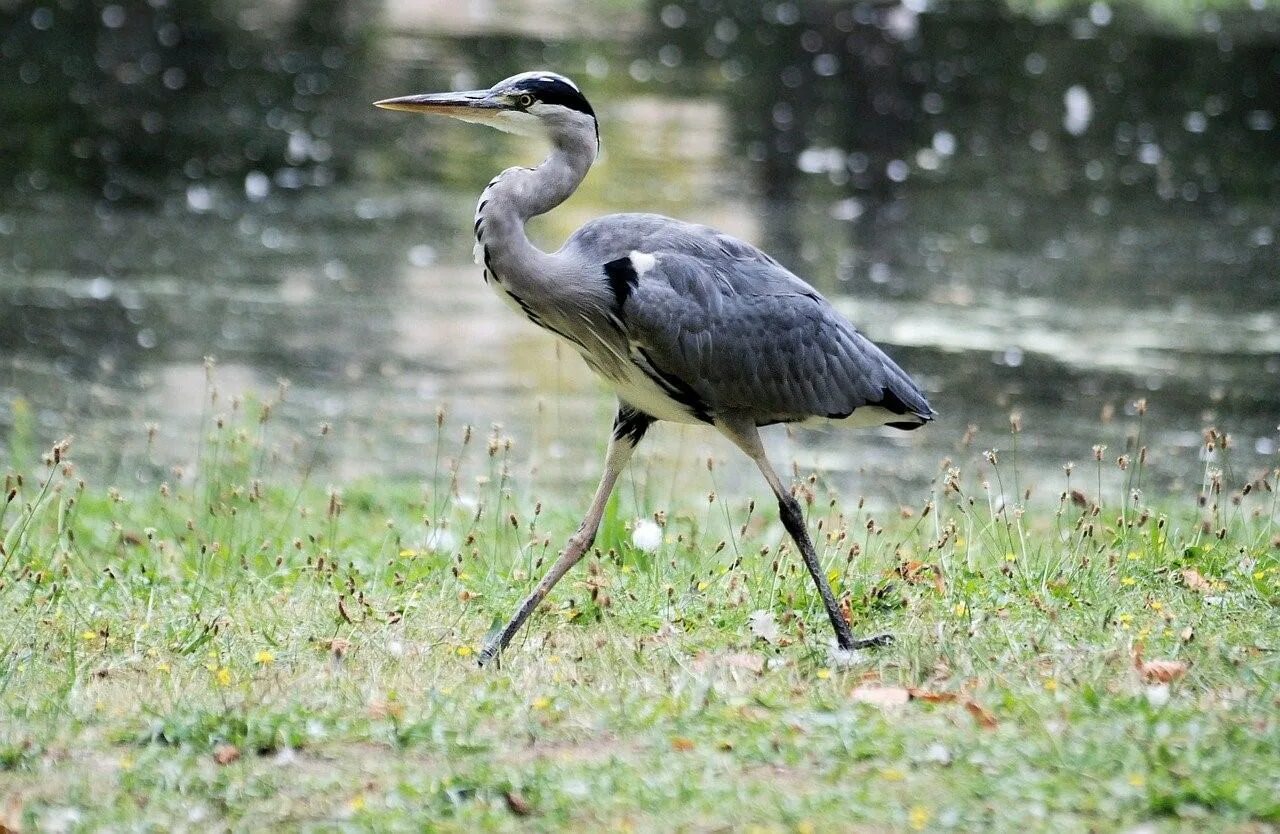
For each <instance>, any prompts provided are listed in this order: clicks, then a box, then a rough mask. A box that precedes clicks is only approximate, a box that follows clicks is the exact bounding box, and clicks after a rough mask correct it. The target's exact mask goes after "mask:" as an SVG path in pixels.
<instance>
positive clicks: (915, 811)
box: [907, 805, 929, 831]
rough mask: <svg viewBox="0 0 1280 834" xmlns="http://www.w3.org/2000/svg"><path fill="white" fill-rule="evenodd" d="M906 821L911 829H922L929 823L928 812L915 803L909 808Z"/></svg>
mask: <svg viewBox="0 0 1280 834" xmlns="http://www.w3.org/2000/svg"><path fill="white" fill-rule="evenodd" d="M907 821H908V822H909V823H910V824H911V830H912V831H924V827H925V826H926V825H928V824H929V812H928V810H926V809H925V808H922V807H920V806H919V805H916V806H915V807H913V808H912V809H911V813H910V814H908V815H907Z"/></svg>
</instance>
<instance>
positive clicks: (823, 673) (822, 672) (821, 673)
mask: <svg viewBox="0 0 1280 834" xmlns="http://www.w3.org/2000/svg"><path fill="white" fill-rule="evenodd" d="M829 677H831V670H830V669H819V670H818V679H819V680H824V681H825V680H826V679H827V678H829Z"/></svg>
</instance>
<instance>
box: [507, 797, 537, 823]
mask: <svg viewBox="0 0 1280 834" xmlns="http://www.w3.org/2000/svg"><path fill="white" fill-rule="evenodd" d="M504 796H505V798H506V800H507V810H508V811H510V812H511V813H513V814H515V815H516V816H517V817H527V816H529V815H530V814H532V813H533V806H532V805H530V804H529V800H527V799H525V798H524V797H523V796H521V794H520V792H519V791H507V792H506V794H504Z"/></svg>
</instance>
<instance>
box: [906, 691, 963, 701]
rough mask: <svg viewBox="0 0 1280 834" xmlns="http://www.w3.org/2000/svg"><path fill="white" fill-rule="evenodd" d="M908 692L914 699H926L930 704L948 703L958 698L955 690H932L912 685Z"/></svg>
mask: <svg viewBox="0 0 1280 834" xmlns="http://www.w3.org/2000/svg"><path fill="white" fill-rule="evenodd" d="M907 694H908V695H910V696H911V700H913V701H925V702H927V703H930V704H947V703H950V702H952V701H954V700H955V699H956V693H954V692H932V691H930V690H928V689H916V688H914V687H910V688H908V689H907Z"/></svg>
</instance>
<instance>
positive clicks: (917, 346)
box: [0, 0, 1280, 503]
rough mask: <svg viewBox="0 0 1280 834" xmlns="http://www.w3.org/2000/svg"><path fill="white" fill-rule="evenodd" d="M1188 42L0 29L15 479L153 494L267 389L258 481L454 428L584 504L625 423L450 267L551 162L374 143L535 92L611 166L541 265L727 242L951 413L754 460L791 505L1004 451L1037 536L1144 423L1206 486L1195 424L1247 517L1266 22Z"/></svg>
mask: <svg viewBox="0 0 1280 834" xmlns="http://www.w3.org/2000/svg"><path fill="white" fill-rule="evenodd" d="M1030 5H1031V4H1028V6H1030ZM1176 5H1177V4H1161V3H1151V4H1146V5H1144V4H1141V3H1127V4H1123V5H1122V4H1116V5H1114V6H1110V5H1107V4H1105V3H1100V2H1095V3H1092V4H1084V5H1079V6H1075V5H1071V4H1069V3H1068V4H1062V5H1059V6H1055V9H1056V10H1055V11H1054V12H1053V13H1052V14H1049V15H1044V14H1031V13H1029V12H1025V11H1024V10H1023V9H1022V8H1021V6H1022V4H1019V3H1013V2H1010V3H1008V4H1005V3H994V2H991V3H988V2H976V1H974V0H970V1H969V2H963V3H955V4H943V3H936V2H924V0H913V2H907V3H903V4H901V5H895V4H885V3H870V2H864V3H827V2H803V3H790V2H783V3H770V4H755V3H716V2H674V3H663V2H658V3H651V4H646V3H639V2H623V0H616V2H613V3H610V4H608V5H607V6H600V5H595V6H592V7H591V9H592V11H591V12H590V13H583V12H582V10H581V9H579V8H576V7H573V6H569V5H566V4H563V3H553V2H536V0H535V1H531V2H522V3H512V2H501V0H495V2H486V3H479V2H471V3H469V2H463V3H448V4H446V3H396V2H391V3H386V4H383V3H377V2H371V0H365V2H356V3H341V2H337V1H336V0H328V2H307V1H306V0H299V2H295V3H289V4H285V3H280V4H253V5H250V4H245V5H242V6H241V5H235V4H232V3H227V2H221V3H212V4H210V3H203V4H202V3H190V4H188V3H183V4H168V5H166V4H143V3H122V4H115V3H101V2H99V3H87V2H86V3H78V4H54V3H50V4H48V5H41V4H38V3H23V2H19V3H17V4H2V5H0V437H3V436H6V435H7V436H10V437H12V438H13V442H12V443H11V444H10V446H9V447H8V448H0V464H4V463H10V464H11V463H15V462H16V463H21V461H15V460H14V458H15V457H21V456H22V455H23V454H24V451H23V448H22V447H24V445H35V446H42V445H45V444H47V443H50V442H52V440H54V439H57V438H58V437H60V436H62V435H65V434H73V435H75V436H76V438H77V441H76V443H77V446H76V451H77V458H78V460H79V461H80V463H81V465H82V466H83V467H84V468H86V469H88V470H89V471H90V472H91V473H92V474H94V475H95V476H97V477H100V478H103V479H109V480H111V481H116V482H124V483H127V482H130V481H132V480H142V481H154V480H155V479H157V478H159V477H164V474H165V472H166V469H167V467H169V466H170V465H173V464H183V463H189V462H190V461H191V460H192V459H193V457H194V449H195V447H196V445H197V441H198V438H199V436H200V433H201V430H202V429H201V426H205V427H206V428H207V426H208V420H209V419H210V415H211V414H213V413H215V412H218V411H225V410H227V409H229V408H230V397H231V396H232V395H235V394H237V393H248V394H250V395H251V396H258V397H260V398H262V399H269V398H271V397H272V396H274V391H275V389H276V387H277V380H279V379H287V380H288V381H289V389H288V395H287V398H286V402H285V404H284V406H282V407H281V408H280V409H279V419H280V420H281V426H282V428H281V429H279V430H278V431H279V432H280V433H281V434H280V435H279V441H280V442H281V443H287V442H288V441H289V440H290V439H291V438H295V437H302V436H304V435H306V434H310V433H314V426H315V425H316V424H318V423H320V422H321V421H324V422H328V423H330V424H332V425H333V427H334V433H333V437H332V438H331V441H330V442H328V443H327V445H326V446H325V447H324V453H323V458H322V460H321V462H320V465H321V467H322V468H323V469H324V471H325V473H326V475H327V476H328V477H331V478H333V479H345V478H350V477H353V476H367V475H368V476H371V475H388V476H394V477H409V478H413V477H419V476H421V475H422V473H423V471H424V469H425V468H426V467H427V466H428V464H429V461H430V459H431V455H432V449H433V448H434V446H433V444H434V438H435V432H436V423H435V414H436V410H437V408H438V407H441V406H443V407H445V408H446V409H447V411H448V414H449V416H448V423H447V424H446V432H451V433H458V432H460V431H461V425H462V424H463V423H471V424H474V425H475V426H477V428H478V430H479V431H480V432H481V433H486V432H487V431H488V430H489V426H490V425H491V424H493V423H499V424H502V426H503V427H504V431H505V432H507V433H509V434H510V435H512V436H513V437H515V438H516V446H515V454H516V458H517V460H519V461H520V462H521V463H520V471H521V472H532V473H535V474H536V477H538V478H542V479H543V480H545V481H548V482H556V483H566V484H572V485H573V486H574V487H575V488H576V489H578V490H579V491H583V490H586V489H587V488H588V486H587V482H588V480H589V479H590V478H592V477H594V475H593V474H592V473H594V472H595V471H597V470H598V467H599V462H598V457H599V450H601V449H602V448H603V440H604V437H605V435H606V433H607V429H608V423H609V419H610V416H611V413H612V403H611V400H610V399H609V398H608V397H607V396H606V395H605V394H603V393H602V392H601V390H600V388H599V386H598V385H597V384H595V383H594V382H593V381H592V380H591V379H590V378H588V376H587V373H586V371H585V368H584V366H582V365H581V363H580V361H579V360H578V359H577V358H576V357H574V356H572V355H569V354H568V353H567V352H566V351H563V350H559V349H557V347H556V345H555V344H554V342H553V341H552V340H551V339H550V338H549V337H547V336H545V335H543V334H541V333H540V332H538V331H537V330H536V329H534V328H533V327H532V326H531V325H529V324H527V323H526V322H524V321H523V320H522V319H520V318H519V317H517V316H515V315H513V314H511V313H510V311H508V310H507V309H506V308H505V307H504V306H503V305H502V304H501V302H500V301H499V300H498V299H497V298H496V297H494V296H492V295H491V294H490V292H489V291H488V290H487V288H485V287H484V285H483V283H482V281H481V280H480V276H479V273H478V270H477V268H476V267H475V266H474V265H473V264H472V263H471V245H472V241H471V239H470V227H471V214H472V211H473V208H474V204H475V199H476V197H477V196H478V194H479V191H480V190H481V189H482V188H483V186H484V184H485V183H486V182H487V181H488V180H489V178H490V177H492V175H493V174H495V173H496V172H498V171H499V170H501V169H502V168H504V167H507V166H509V165H513V164H529V163H531V162H535V161H536V160H537V159H538V158H539V157H538V153H540V149H537V148H533V147H529V146H528V145H527V143H526V142H525V141H524V140H520V139H517V138H514V137H508V136H504V135H500V134H497V133H495V132H492V131H487V130H485V129H483V128H480V127H476V126H471V125H464V124H454V123H448V124H444V123H437V122H434V121H430V120H427V119H424V118H417V117H413V116H410V115H408V114H395V113H386V112H383V111H377V110H374V109H373V108H371V107H370V106H369V104H368V103H369V102H370V101H372V100H374V99H376V98H383V97H387V96H392V95H401V94H406V93H411V92H423V91H430V90H443V89H450V88H458V87H474V86H482V85H487V84H490V83H492V82H494V81H496V80H498V79H500V78H502V77H505V76H507V75H509V74H513V73H515V72H517V71H521V70H524V69H530V68H538V67H545V68H549V69H554V70H557V71H560V72H563V73H566V74H568V75H570V76H572V77H574V78H575V79H577V80H578V81H579V82H580V84H581V86H582V87H583V89H584V92H586V94H587V95H588V97H589V98H590V99H591V100H592V103H593V104H594V105H595V108H596V110H597V112H598V113H599V114H600V118H601V129H602V141H603V149H604V154H603V157H602V159H601V162H600V163H599V164H598V166H597V168H596V169H595V170H594V171H593V173H592V174H591V175H590V177H589V178H588V180H587V182H586V183H585V184H584V186H583V188H582V189H581V190H580V192H579V193H578V194H577V195H575V196H574V197H573V198H572V199H571V200H570V201H569V202H568V203H566V204H565V205H564V206H563V207H561V208H560V209H559V210H557V211H556V212H554V213H552V214H550V215H548V216H546V217H544V218H541V219H540V220H538V221H537V222H536V229H535V233H536V237H537V239H538V240H540V241H542V242H543V244H544V245H545V246H547V247H551V248H554V247H556V246H558V245H559V243H560V241H562V240H563V239H564V238H565V237H566V236H567V235H568V234H569V233H570V232H571V231H572V230H573V229H574V228H576V227H577V226H578V225H580V224H581V223H582V222H584V221H585V220H587V219H589V218H591V217H594V216H597V215H599V214H602V213H607V212H610V211H629V210H650V211H659V212H663V213H667V214H670V215H673V216H676V217H681V218H685V219H691V220H697V221H701V222H708V223H711V224H713V225H717V226H720V227H722V228H724V229H725V230H727V231H730V232H732V233H735V234H738V235H739V236H742V237H744V238H746V239H748V240H751V241H753V242H756V243H758V244H760V245H761V246H763V247H764V248H765V249H767V250H768V251H770V252H771V253H773V254H774V255H775V256H777V257H778V258H779V259H780V260H782V261H783V262H784V263H785V264H787V265H788V266H790V267H791V268H792V269H793V270H794V271H796V272H797V273H798V274H800V275H801V276H803V277H805V278H806V279H807V280H809V281H810V282H811V283H813V284H814V285H815V286H817V287H818V288H819V289H820V290H822V291H823V292H824V293H826V294H827V295H828V297H830V298H831V299H832V300H833V301H834V302H835V303H836V304H837V306H838V307H839V308H840V309H841V310H842V311H843V312H845V313H846V314H847V315H848V316H849V317H850V318H851V319H852V320H853V321H854V322H855V323H857V324H858V325H859V326H860V328H861V329H862V330H863V331H864V332H866V333H867V334H868V335H869V336H871V337H872V338H873V339H874V340H876V341H878V342H879V343H880V344H882V345H883V346H884V347H885V348H886V350H887V351H888V352H889V353H890V354H891V355H892V356H894V357H895V359H897V360H898V361H899V362H900V364H902V365H903V366H904V367H906V368H907V369H909V370H910V371H911V372H912V373H913V374H914V375H915V376H916V377H917V378H918V379H919V380H921V382H922V383H923V384H924V386H925V388H926V389H927V390H928V391H929V394H930V398H931V400H932V402H933V404H934V406H935V408H936V409H937V410H938V411H939V412H941V414H942V417H941V419H940V420H939V421H938V422H937V423H936V424H935V425H933V426H930V427H928V428H926V429H925V430H923V431H917V432H912V433H910V434H905V433H896V432H893V431H892V430H883V431H869V432H868V431H862V432H850V431H837V430H830V431H820V432H807V431H806V432H794V433H793V432H788V431H787V430H785V429H777V430H774V431H773V435H772V439H771V442H772V443H773V444H774V448H775V450H776V452H777V454H778V455H779V456H780V457H781V458H782V459H787V460H792V461H795V462H796V463H797V465H798V466H799V467H800V469H801V470H802V471H808V470H810V469H813V468H818V469H820V470H822V471H823V472H825V473H827V476H828V477H829V478H830V479H831V482H832V483H833V484H835V485H836V486H838V487H839V488H841V489H843V490H846V491H856V492H858V493H867V494H871V495H872V496H874V497H875V498H876V500H878V501H880V502H882V503H895V502H911V503H918V501H919V500H920V499H921V498H922V496H923V495H924V494H925V485H926V484H927V483H928V482H929V481H930V480H931V479H932V478H934V477H935V476H936V474H937V472H938V464H939V461H940V460H941V459H943V458H944V457H947V456H951V457H954V458H956V459H957V460H961V461H972V462H973V463H975V464H976V465H978V466H982V465H983V464H982V462H981V457H980V455H979V453H980V451H981V450H983V449H987V448H992V447H997V448H1000V449H1010V448H1011V447H1012V446H1013V445H1014V438H1013V437H1012V436H1011V434H1010V415H1011V414H1014V413H1016V414H1019V415H1020V419H1021V423H1022V427H1023V431H1022V433H1021V434H1020V435H1019V436H1018V437H1017V438H1016V445H1017V454H1018V464H1019V468H1020V474H1021V476H1022V478H1023V479H1024V481H1026V482H1036V483H1043V484H1044V485H1045V486H1044V490H1045V491H1046V492H1047V493H1052V494H1053V495H1056V493H1057V490H1058V489H1059V488H1060V484H1061V482H1062V472H1061V466H1062V464H1063V463H1064V462H1066V461H1077V462H1081V463H1083V462H1085V461H1089V462H1090V464H1092V456H1093V451H1092V450H1093V447H1094V445H1095V444H1105V445H1107V447H1108V451H1107V452H1106V453H1105V455H1106V458H1107V459H1108V461H1111V460H1114V457H1115V456H1116V455H1118V454H1120V453H1122V452H1123V451H1125V450H1126V445H1127V444H1128V445H1130V446H1131V445H1132V442H1133V441H1132V436H1133V434H1134V432H1135V431H1136V429H1137V427H1138V425H1139V423H1141V426H1142V432H1143V437H1142V440H1141V442H1142V443H1143V444H1146V445H1149V446H1150V447H1151V449H1152V453H1151V457H1150V470H1149V473H1150V474H1149V476H1148V477H1149V478H1150V481H1149V484H1150V486H1153V487H1157V488H1160V489H1176V488H1178V486H1179V484H1185V483H1191V484H1197V483H1199V480H1200V478H1201V476H1202V474H1203V468H1204V461H1203V460H1202V456H1201V455H1200V454H1199V448H1200V444H1201V440H1200V438H1201V430H1202V429H1203V428H1205V427H1206V426H1210V425H1216V426H1217V427H1219V428H1221V429H1222V430H1224V431H1227V432H1229V433H1230V434H1231V435H1232V436H1233V438H1234V441H1235V443H1234V450H1233V452H1232V456H1231V458H1230V464H1231V467H1232V475H1233V476H1234V477H1235V478H1236V479H1237V480H1243V479H1245V478H1248V477H1251V476H1252V475H1254V474H1256V473H1257V472H1258V471H1259V470H1260V469H1263V468H1265V467H1267V466H1269V465H1274V463H1275V453H1276V442H1277V434H1276V431H1277V422H1280V267H1278V263H1280V258H1278V257H1277V247H1278V245H1280V244H1278V243H1277V236H1278V234H1280V134H1278V133H1277V124H1276V122H1277V119H1280V14H1278V13H1277V8H1276V6H1275V4H1268V3H1264V2H1254V3H1249V2H1242V3H1238V4H1237V3H1217V4H1211V10H1210V11H1197V12H1186V13H1178V12H1176V11H1175V12H1168V11H1167V10H1168V9H1169V8H1171V7H1174V6H1176ZM179 7H181V8H179ZM606 8H607V13H605V12H602V11H601V10H602V9H606ZM1036 8H1043V5H1040V6H1036ZM1160 10H1165V11H1166V12H1167V13H1166V14H1165V15H1164V16H1160V14H1159V13H1158V12H1159V11H1160ZM206 356H213V357H216V360H217V366H216V371H215V379H216V381H215V382H214V385H215V386H216V388H217V389H218V391H219V392H220V400H219V402H218V403H216V404H213V405H210V404H209V402H208V399H209V397H208V386H209V383H208V382H207V373H208V372H207V369H206V366H205V359H204V357H206ZM1139 399H1145V400H1146V401H1147V404H1148V406H1147V413H1146V415H1145V417H1144V418H1142V420H1141V421H1139V419H1138V417H1137V416H1136V414H1135V406H1134V402H1135V401H1137V400H1139ZM151 423H154V424H156V426H157V427H156V428H155V435H154V438H149V436H148V430H147V428H146V426H147V424H151ZM28 424H29V425H30V428H29V429H28V428H26V426H28ZM15 425H17V426H18V430H17V431H15V430H14V429H15ZM971 427H972V428H971ZM451 436H452V435H451ZM655 441H656V442H655V443H654V444H653V446H652V451H651V452H650V453H649V457H648V458H647V460H648V463H647V464H646V466H647V469H645V471H647V472H650V473H661V472H662V471H664V470H663V468H662V467H663V466H665V465H668V464H677V465H678V466H679V467H682V469H679V470H678V471H680V472H683V474H678V475H660V474H653V477H666V478H675V477H681V478H684V477H687V478H691V479H695V480H694V483H695V484H704V483H705V484H711V483H713V482H712V481H711V480H710V478H709V476H708V475H707V474H706V472H705V468H703V467H701V466H699V465H698V461H701V460H704V459H705V458H706V457H707V456H708V455H712V456H715V457H717V458H722V459H726V460H730V461H733V460H734V459H735V455H734V453H733V451H732V449H730V448H729V447H728V446H727V444H724V443H722V442H720V441H718V440H716V439H715V438H714V437H713V435H712V433H711V432H708V431H706V430H701V429H697V428H679V427H667V428H665V429H663V430H661V431H658V432H656V433H655ZM729 472H730V473H733V474H731V475H730V476H726V477H725V480H726V481H728V482H729V483H730V484H734V483H739V482H741V483H743V484H745V486H744V487H743V489H744V490H749V491H758V490H756V487H755V482H754V480H751V481H743V480H741V479H742V477H744V476H747V475H750V472H749V471H748V470H747V469H746V468H745V466H744V464H742V463H741V462H733V463H731V464H730V465H729ZM753 477H754V476H753ZM698 479H701V480H698ZM718 486H720V487H721V488H724V487H725V483H724V482H719V483H718Z"/></svg>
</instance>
